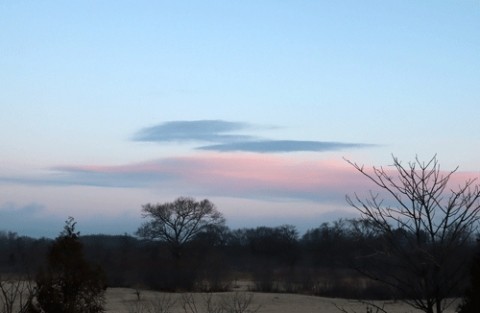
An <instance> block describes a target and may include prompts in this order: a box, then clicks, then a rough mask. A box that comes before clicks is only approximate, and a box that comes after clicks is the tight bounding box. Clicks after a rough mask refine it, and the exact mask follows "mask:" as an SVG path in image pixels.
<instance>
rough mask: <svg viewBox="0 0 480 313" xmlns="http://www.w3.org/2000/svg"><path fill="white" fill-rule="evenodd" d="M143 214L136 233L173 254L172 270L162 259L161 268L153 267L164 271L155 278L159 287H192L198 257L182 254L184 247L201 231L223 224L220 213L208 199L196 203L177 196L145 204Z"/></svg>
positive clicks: (201, 232)
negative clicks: (158, 282) (164, 200)
mask: <svg viewBox="0 0 480 313" xmlns="http://www.w3.org/2000/svg"><path fill="white" fill-rule="evenodd" d="M143 217H144V218H149V219H150V220H149V221H148V222H145V223H144V224H143V225H142V226H141V227H140V228H139V229H138V231H137V235H139V236H141V237H143V238H147V239H152V240H160V241H162V242H164V243H166V244H167V246H168V249H170V252H171V256H172V257H173V260H172V261H173V262H172V266H173V267H172V268H171V270H168V262H165V261H163V262H162V267H161V268H159V269H156V271H159V272H161V271H162V270H163V273H161V274H162V277H159V278H156V280H157V281H158V280H163V284H162V285H163V286H162V287H161V288H162V289H170V290H172V289H173V290H175V289H184V290H185V289H187V290H188V289H192V288H193V284H194V282H195V279H196V277H195V276H196V273H195V270H196V268H197V267H198V262H199V260H197V259H196V258H195V257H190V258H186V257H184V254H185V253H186V252H188V250H186V249H185V247H186V246H187V245H188V244H190V243H191V242H192V241H193V240H194V239H196V238H198V236H199V235H200V234H204V233H206V232H207V231H212V229H215V228H216V227H221V226H224V224H225V219H224V218H223V216H222V214H221V213H220V212H218V211H217V209H216V208H215V205H214V204H213V203H211V202H210V201H208V200H207V199H205V200H202V201H200V202H198V201H195V199H193V198H189V197H180V198H178V199H176V200H175V201H174V202H167V203H163V204H156V205H152V204H146V205H144V206H143ZM150 276H154V273H152V274H151V275H150Z"/></svg>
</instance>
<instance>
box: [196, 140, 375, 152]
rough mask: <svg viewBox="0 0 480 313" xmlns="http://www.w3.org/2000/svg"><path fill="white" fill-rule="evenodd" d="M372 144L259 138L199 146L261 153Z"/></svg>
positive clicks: (367, 145)
mask: <svg viewBox="0 0 480 313" xmlns="http://www.w3.org/2000/svg"><path fill="white" fill-rule="evenodd" d="M373 146H374V145H371V144H363V143H345V142H328V141H301V140H257V141H241V142H233V143H225V144H216V145H208V146H203V147H199V148H197V149H200V150H213V151H221V152H234V151H247V152H260V153H276V152H298V151H311V152H324V151H337V150H343V149H350V148H366V147H373Z"/></svg>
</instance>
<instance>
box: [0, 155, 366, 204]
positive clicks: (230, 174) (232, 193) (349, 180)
mask: <svg viewBox="0 0 480 313" xmlns="http://www.w3.org/2000/svg"><path fill="white" fill-rule="evenodd" d="M360 180H362V178H361V177H359V175H357V174H356V173H354V170H353V168H351V167H350V166H349V165H348V164H346V162H341V161H312V160H299V159H298V158H293V157H287V156H279V155H265V154H261V155H259V154H231V153H224V154H202V155H197V156H190V157H174V158H164V159H159V160H154V161H150V162H144V163H135V164H126V165H123V166H69V167H65V166H64V167H56V168H54V169H53V171H52V173H51V175H49V176H46V177H43V178H35V179H32V178H30V179H25V180H22V179H21V178H17V179H16V180H12V179H7V181H8V182H10V183H12V182H15V183H24V184H48V185H51V184H53V185H79V186H100V187H112V188H113V187H128V188H151V189H161V190H165V189H169V190H172V191H175V192H176V193H180V194H184V193H185V194H198V195H200V196H227V197H238V198H247V199H279V200H281V199H302V200H309V201H343V198H344V195H345V193H346V192H348V191H350V190H355V189H354V188H353V186H360V185H361V183H359V181H360ZM0 181H5V179H2V178H0Z"/></svg>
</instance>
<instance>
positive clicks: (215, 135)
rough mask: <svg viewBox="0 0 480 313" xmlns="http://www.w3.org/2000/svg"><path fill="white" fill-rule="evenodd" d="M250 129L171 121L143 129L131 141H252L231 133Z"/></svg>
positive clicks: (218, 122) (228, 124)
mask: <svg viewBox="0 0 480 313" xmlns="http://www.w3.org/2000/svg"><path fill="white" fill-rule="evenodd" d="M250 127H251V126H250V125H249V124H246V123H239V122H228V121H222V120H199V121H172V122H166V123H162V124H159V125H157V126H152V127H147V128H144V129H142V130H140V131H139V132H137V133H136V134H135V136H134V137H133V139H134V140H136V141H150V142H169V141H177V142H183V141H206V142H232V141H237V140H248V139H252V137H251V136H246V135H239V134H233V133H232V132H236V131H242V130H246V129H249V128H250Z"/></svg>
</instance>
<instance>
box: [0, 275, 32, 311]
mask: <svg viewBox="0 0 480 313" xmlns="http://www.w3.org/2000/svg"><path fill="white" fill-rule="evenodd" d="M34 289H35V288H34V286H33V284H32V282H31V280H30V279H29V277H22V276H19V275H3V276H2V277H0V310H1V312H2V313H16V312H18V313H23V312H28V309H29V306H30V304H31V301H32V300H33V297H34V295H35V290H34Z"/></svg>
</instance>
